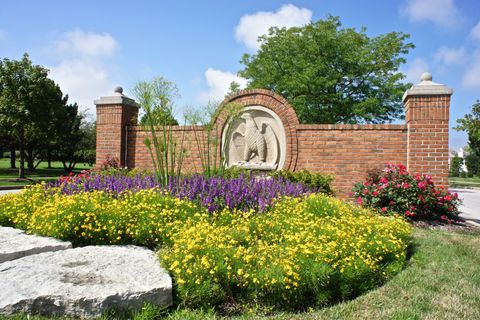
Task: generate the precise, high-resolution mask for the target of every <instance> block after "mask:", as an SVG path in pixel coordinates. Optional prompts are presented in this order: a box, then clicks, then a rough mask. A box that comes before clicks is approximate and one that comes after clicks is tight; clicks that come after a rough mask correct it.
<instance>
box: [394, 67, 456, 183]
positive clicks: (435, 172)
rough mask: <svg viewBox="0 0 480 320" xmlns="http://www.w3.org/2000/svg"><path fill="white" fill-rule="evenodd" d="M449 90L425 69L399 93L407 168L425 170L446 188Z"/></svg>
mask: <svg viewBox="0 0 480 320" xmlns="http://www.w3.org/2000/svg"><path fill="white" fill-rule="evenodd" d="M452 93H453V90H452V89H450V88H447V87H446V86H445V85H443V84H438V83H435V82H433V81H432V75H431V74H430V73H428V72H426V73H424V74H423V75H422V77H421V82H420V83H419V84H417V85H414V86H412V88H411V89H409V90H407V91H406V92H405V94H404V95H403V103H404V105H405V113H406V123H407V128H408V136H407V169H408V170H409V171H410V172H412V173H421V174H429V175H431V176H432V177H433V181H434V182H435V184H436V185H438V186H443V187H445V188H448V126H449V125H448V121H449V115H450V96H451V95H452Z"/></svg>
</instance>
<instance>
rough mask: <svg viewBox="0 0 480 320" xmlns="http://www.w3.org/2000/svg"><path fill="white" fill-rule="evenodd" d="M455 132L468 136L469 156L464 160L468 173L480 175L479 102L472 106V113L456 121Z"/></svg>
mask: <svg viewBox="0 0 480 320" xmlns="http://www.w3.org/2000/svg"><path fill="white" fill-rule="evenodd" d="M457 123H458V125H457V126H456V127H455V128H454V129H455V130H457V131H465V132H466V133H467V135H468V150H469V152H468V153H469V154H468V155H467V157H466V159H465V163H466V165H467V169H468V172H469V173H472V174H479V173H480V169H479V168H480V100H477V102H475V103H474V104H473V105H472V112H471V113H469V114H466V115H465V116H464V117H463V118H460V119H457Z"/></svg>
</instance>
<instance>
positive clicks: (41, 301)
mask: <svg viewBox="0 0 480 320" xmlns="http://www.w3.org/2000/svg"><path fill="white" fill-rule="evenodd" d="M0 283H1V286H2V289H1V290H0V313H3V314H12V313H18V312H23V313H28V314H32V313H34V314H42V315H68V316H77V317H87V318H88V317H98V316H100V315H101V314H102V312H103V311H105V309H107V308H111V307H116V308H128V309H129V310H138V309H139V308H141V307H142V305H143V303H144V302H150V303H152V304H154V305H158V306H168V305H170V304H171V303H172V280H171V278H170V276H169V275H168V273H167V271H166V270H165V269H163V268H162V267H161V266H160V263H159V261H158V258H157V256H156V255H155V253H154V252H153V251H150V250H148V249H144V248H140V247H135V246H90V247H83V248H75V249H67V250H63V251H57V252H48V253H40V254H36V255H31V256H27V257H23V258H20V259H17V260H13V261H7V262H4V263H1V264H0Z"/></svg>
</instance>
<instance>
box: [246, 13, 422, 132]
mask: <svg viewBox="0 0 480 320" xmlns="http://www.w3.org/2000/svg"><path fill="white" fill-rule="evenodd" d="M408 37H409V36H408V35H406V34H403V33H399V32H391V33H388V34H384V35H379V36H376V37H369V36H367V34H366V32H365V29H364V28H362V29H361V30H360V31H356V30H355V29H351V28H342V26H341V22H340V20H339V18H338V17H331V16H330V17H328V18H326V19H325V20H319V21H317V22H314V23H311V24H308V25H305V26H303V27H293V28H289V29H286V28H276V27H274V28H271V29H270V31H269V33H268V35H265V36H262V37H260V41H261V47H260V49H259V51H258V52H257V53H255V54H245V55H244V56H243V58H242V60H241V62H242V63H243V64H244V65H245V68H244V69H243V70H242V71H240V72H239V74H240V75H241V76H243V77H245V78H247V79H248V80H249V85H248V87H249V88H267V89H270V90H272V91H274V92H276V93H279V94H281V95H283V96H284V97H285V98H286V99H287V100H288V101H289V102H290V103H291V104H292V105H293V106H294V108H295V109H296V112H297V114H298V116H299V118H300V121H301V122H302V123H382V122H388V121H391V120H393V119H396V118H403V106H402V101H401V98H402V95H403V93H404V92H405V90H406V89H407V88H408V86H407V85H406V84H404V83H402V82H401V81H402V79H404V77H405V76H404V75H403V74H402V73H401V72H399V66H400V65H401V64H402V63H404V62H405V58H404V57H403V56H404V55H406V54H407V53H408V52H409V50H410V49H411V48H413V45H412V44H411V43H407V42H406V39H407V38H408Z"/></svg>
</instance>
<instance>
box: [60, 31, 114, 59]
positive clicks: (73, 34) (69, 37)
mask: <svg viewBox="0 0 480 320" xmlns="http://www.w3.org/2000/svg"><path fill="white" fill-rule="evenodd" d="M55 46H56V47H55V51H56V52H57V53H60V54H63V55H65V54H67V55H68V54H70V55H74V56H82V57H110V56H112V55H113V53H114V52H115V50H116V49H117V47H118V44H117V41H116V40H115V39H114V38H113V37H112V36H111V35H110V34H108V33H94V32H85V31H82V30H80V29H76V30H74V31H70V32H67V33H66V34H65V36H64V37H63V38H62V39H60V40H58V41H57V42H56V44H55Z"/></svg>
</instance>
